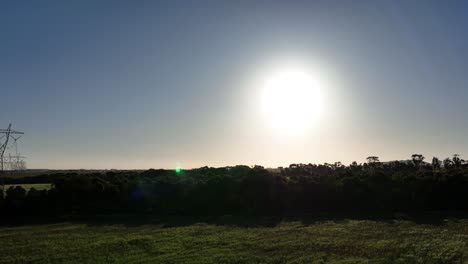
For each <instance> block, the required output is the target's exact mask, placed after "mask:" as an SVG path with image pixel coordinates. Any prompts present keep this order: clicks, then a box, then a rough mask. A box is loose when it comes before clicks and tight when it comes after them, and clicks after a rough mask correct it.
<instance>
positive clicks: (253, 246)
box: [0, 220, 468, 263]
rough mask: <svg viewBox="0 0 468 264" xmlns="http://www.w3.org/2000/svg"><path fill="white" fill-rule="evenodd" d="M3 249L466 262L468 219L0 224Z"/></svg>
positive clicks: (17, 259)
mask: <svg viewBox="0 0 468 264" xmlns="http://www.w3.org/2000/svg"><path fill="white" fill-rule="evenodd" d="M144 222H147V223H148V224H144ZM167 223H172V225H171V224H169V225H168V224H167ZM0 245H1V246H0V263H468V220H457V221H455V220H454V221H445V222H442V223H438V224H417V223H414V222H409V221H369V220H341V221H319V222H314V221H307V222H306V221H285V222H278V223H274V224H272V225H271V226H270V225H259V226H249V225H244V226H239V225H234V224H228V223H225V224H220V223H219V222H218V223H213V222H211V223H210V222H208V223H206V222H205V223H203V222H200V223H197V222H196V221H193V222H190V223H189V222H187V223H185V224H180V223H179V224H177V225H176V222H166V223H164V222H161V221H159V222H158V221H140V222H139V223H138V222H134V223H132V222H128V223H126V224H118V223H114V224H104V223H94V224H86V223H60V224H45V225H34V226H21V227H0Z"/></svg>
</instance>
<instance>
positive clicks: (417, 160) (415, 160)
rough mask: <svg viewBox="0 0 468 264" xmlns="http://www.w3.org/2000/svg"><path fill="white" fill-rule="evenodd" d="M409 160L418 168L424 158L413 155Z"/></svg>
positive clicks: (419, 155)
mask: <svg viewBox="0 0 468 264" xmlns="http://www.w3.org/2000/svg"><path fill="white" fill-rule="evenodd" d="M411 159H412V160H413V164H414V166H416V167H419V166H420V165H421V163H422V162H423V161H424V159H425V157H424V156H423V155H422V154H413V155H411Z"/></svg>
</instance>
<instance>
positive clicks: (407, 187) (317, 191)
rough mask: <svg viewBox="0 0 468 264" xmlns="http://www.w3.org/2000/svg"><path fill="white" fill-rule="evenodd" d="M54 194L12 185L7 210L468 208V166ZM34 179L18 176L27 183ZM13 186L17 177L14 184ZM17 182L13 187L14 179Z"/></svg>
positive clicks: (179, 180)
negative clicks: (28, 180) (27, 179)
mask: <svg viewBox="0 0 468 264" xmlns="http://www.w3.org/2000/svg"><path fill="white" fill-rule="evenodd" d="M38 178H39V179H41V180H45V179H48V180H50V181H51V182H52V186H53V188H51V189H50V190H47V189H42V190H38V189H36V188H31V189H30V190H29V191H28V192H26V190H25V189H24V188H23V187H21V186H16V187H14V186H11V187H10V188H8V189H7V190H6V195H3V193H0V209H1V210H2V211H3V212H7V215H8V216H9V217H23V216H27V218H28V219H34V218H35V217H41V216H44V215H47V216H50V215H57V214H59V215H63V214H70V213H77V214H89V213H91V214H95V213H99V214H102V213H142V212H145V213H157V214H160V215H167V214H183V215H225V214H232V215H241V214H242V215H245V214H250V215H252V214H254V215H298V214H305V213H307V214H310V213H316V212H321V211H328V212H338V211H339V212H342V211H348V212H353V211H372V212H376V211H393V212H394V211H428V210H437V211H464V210H467V209H468V192H467V191H466V190H468V164H466V162H465V161H464V160H462V159H460V157H459V156H458V155H455V156H454V157H453V158H452V159H445V160H444V161H440V160H438V159H437V158H434V159H433V160H432V162H431V163H425V162H424V156H422V155H419V154H415V155H413V156H412V159H411V160H409V161H403V162H398V161H395V162H389V163H381V162H380V161H379V159H378V157H375V156H372V157H369V158H368V162H367V163H364V164H357V163H356V162H353V163H352V164H351V165H349V166H344V165H342V164H341V163H339V162H337V163H334V164H322V165H313V164H307V165H306V164H292V165H290V166H289V167H288V168H280V169H278V170H267V169H264V168H263V167H260V166H255V167H253V168H251V167H247V166H235V167H226V168H208V167H203V168H199V169H193V170H186V171H185V170H179V171H172V170H149V171H145V172H123V173H117V172H107V173H93V174H88V175H85V174H57V175H43V176H39V177H38ZM25 179H26V178H21V179H18V180H19V181H21V183H22V184H25V182H24V181H25ZM9 180H10V181H13V180H14V179H9ZM10 184H13V185H14V183H12V182H10Z"/></svg>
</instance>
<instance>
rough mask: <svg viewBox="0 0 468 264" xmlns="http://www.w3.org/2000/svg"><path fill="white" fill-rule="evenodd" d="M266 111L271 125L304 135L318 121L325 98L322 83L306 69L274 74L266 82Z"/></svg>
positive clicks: (264, 92) (290, 68) (288, 70)
mask: <svg viewBox="0 0 468 264" xmlns="http://www.w3.org/2000/svg"><path fill="white" fill-rule="evenodd" d="M261 100H262V110H263V113H264V114H265V116H266V117H267V118H268V119H269V121H270V122H271V124H272V125H273V126H274V127H275V128H276V129H278V130H280V131H284V132H288V133H289V134H297V133H303V132H304V131H305V130H306V129H308V128H310V126H311V125H312V124H313V123H314V122H315V121H316V120H317V119H318V117H319V116H320V113H321V110H322V96H321V91H320V87H319V84H318V82H317V81H316V79H315V78H314V76H313V74H312V73H310V72H308V71H307V69H306V68H301V67H288V68H283V69H279V70H277V71H274V72H272V73H270V74H269V75H268V77H267V78H266V79H265V81H264V83H263V92H262V98H261Z"/></svg>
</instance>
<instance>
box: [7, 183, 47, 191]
mask: <svg viewBox="0 0 468 264" xmlns="http://www.w3.org/2000/svg"><path fill="white" fill-rule="evenodd" d="M11 186H21V187H23V188H24V189H25V190H26V191H27V192H29V190H30V189H31V188H33V187H34V188H35V189H36V190H38V191H40V190H49V189H50V188H52V184H50V183H33V184H5V190H8V188H10V187H11Z"/></svg>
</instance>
